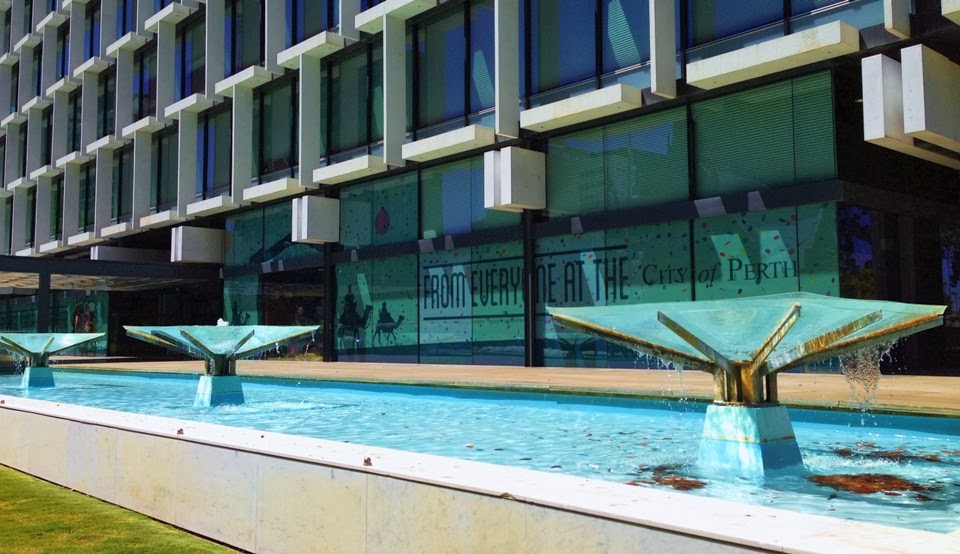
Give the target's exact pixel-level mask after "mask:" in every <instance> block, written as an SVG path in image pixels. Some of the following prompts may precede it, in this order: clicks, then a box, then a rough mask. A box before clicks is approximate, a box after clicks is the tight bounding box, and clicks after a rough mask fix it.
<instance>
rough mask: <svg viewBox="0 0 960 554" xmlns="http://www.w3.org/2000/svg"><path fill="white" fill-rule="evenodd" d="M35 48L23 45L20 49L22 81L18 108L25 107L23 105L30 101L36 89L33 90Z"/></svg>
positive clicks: (18, 89) (18, 92) (19, 87)
mask: <svg viewBox="0 0 960 554" xmlns="http://www.w3.org/2000/svg"><path fill="white" fill-rule="evenodd" d="M33 64H34V57H33V48H28V47H26V46H25V47H23V48H22V49H21V50H20V82H19V83H18V87H17V94H18V97H17V100H18V102H17V110H20V109H22V108H23V105H24V104H26V103H27V102H29V101H30V100H31V99H32V98H33V97H34V96H36V95H37V94H36V91H34V90H33Z"/></svg>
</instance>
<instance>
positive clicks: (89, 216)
mask: <svg viewBox="0 0 960 554" xmlns="http://www.w3.org/2000/svg"><path fill="white" fill-rule="evenodd" d="M96 180H97V164H96V162H88V163H85V164H83V165H82V166H80V198H79V208H80V209H79V219H78V222H79V225H78V229H77V231H78V232H80V233H85V232H90V231H93V207H94V197H95V195H94V186H95V184H96Z"/></svg>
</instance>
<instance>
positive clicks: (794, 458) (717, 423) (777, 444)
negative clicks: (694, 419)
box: [697, 404, 803, 477]
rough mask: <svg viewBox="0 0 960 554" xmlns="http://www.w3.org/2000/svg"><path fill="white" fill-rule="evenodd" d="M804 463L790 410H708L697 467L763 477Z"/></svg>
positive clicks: (719, 407)
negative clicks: (773, 470) (773, 471)
mask: <svg viewBox="0 0 960 554" xmlns="http://www.w3.org/2000/svg"><path fill="white" fill-rule="evenodd" d="M802 464H803V460H802V459H801V457H800V447H799V446H797V439H796V437H795V436H794V434H793V424H791V423H790V416H789V414H788V413H787V408H786V407H785V406H781V405H779V404H772V405H757V406H737V405H729V404H726V405H725V404H712V405H710V406H709V407H707V415H706V419H705V420H704V423H703V437H702V439H701V440H700V452H699V454H698V455H697V465H698V466H700V467H701V468H709V469H718V470H726V471H733V472H736V473H738V474H740V475H743V476H747V477H753V476H755V477H761V476H763V474H764V472H765V471H767V470H771V469H782V468H786V467H791V466H799V465H802Z"/></svg>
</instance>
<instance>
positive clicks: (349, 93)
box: [330, 50, 368, 152]
mask: <svg viewBox="0 0 960 554" xmlns="http://www.w3.org/2000/svg"><path fill="white" fill-rule="evenodd" d="M366 64H367V52H366V50H359V51H357V52H355V53H354V54H353V55H351V56H349V57H347V58H344V59H343V60H341V61H340V62H339V63H336V64H334V65H332V66H331V68H330V72H331V76H332V79H333V83H332V89H333V90H332V92H333V94H332V97H331V99H330V101H331V102H332V104H333V105H332V108H333V109H332V110H331V122H330V125H331V127H332V129H331V132H332V134H331V142H332V144H331V148H330V151H331V152H340V151H342V150H346V149H348V148H351V147H354V146H359V145H360V144H365V143H366V132H365V127H366V126H365V125H364V123H365V122H366V121H367V98H368V96H367V65H366Z"/></svg>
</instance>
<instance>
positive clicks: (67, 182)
mask: <svg viewBox="0 0 960 554" xmlns="http://www.w3.org/2000/svg"><path fill="white" fill-rule="evenodd" d="M79 227H80V166H79V165H77V164H67V165H66V166H64V168H63V237H64V242H66V237H68V236H70V235H73V234H76V232H77V229H78V228H79Z"/></svg>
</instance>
